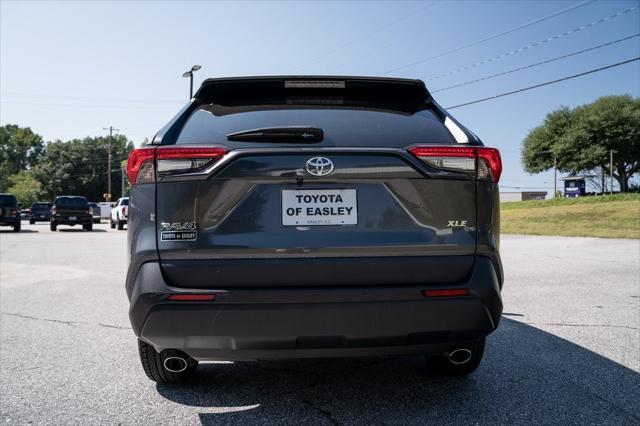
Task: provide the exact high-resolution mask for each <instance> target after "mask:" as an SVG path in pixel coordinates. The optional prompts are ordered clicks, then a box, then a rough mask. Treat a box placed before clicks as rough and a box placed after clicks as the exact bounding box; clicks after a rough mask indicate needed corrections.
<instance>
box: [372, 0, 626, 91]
mask: <svg viewBox="0 0 640 426" xmlns="http://www.w3.org/2000/svg"><path fill="white" fill-rule="evenodd" d="M638 7H639V6H633V7H630V8H628V9H625V10H622V11H620V12H617V13H614V14H613V15H609V16H605V17H604V18H600V19H598V20H595V21H592V22H590V23H588V24H585V25H582V26H579V27H577V28H574V29H572V30H569V31H565V32H563V33H559V34H556V35H554V36H551V37H548V38H546V39H544V40H540V41H536V42H534V43H529V44H527V45H525V46H522V47H519V48H517V49H513V50H510V51H508V52H504V53H501V54H499V55H497V56H494V57H491V58H488V59H484V60H482V61H479V62H475V63H473V64H471V65H465V66H463V67H460V68H457V69H455V70H452V71H449V72H446V73H442V74H439V75H436V76H434V77H431V78H429V79H427V81H432V80H437V79H439V78H442V77H448V76H450V75H452V74H456V73H459V72H461V71H466V70H469V69H472V68H476V67H479V66H480V65H484V64H488V63H490V62H494V61H497V60H500V59H503V58H506V57H508V56H512V55H515V54H518V53H520V52H524V51H526V50H529V49H532V48H534V47H537V46H541V45H543V44H547V43H549V42H552V41H555V40H558V39H561V38H563V37H566V36H568V35H571V34H575V33H577V32H580V31H583V30H586V29H588V28H591V27H594V26H596V25H599V24H602V23H604V22H607V21H610V20H611V19H615V18H618V17H620V16H622V15H625V14H627V13H629V12H632V11H634V10H636V9H638ZM384 74H388V72H387V73H384ZM384 74H382V75H384Z"/></svg>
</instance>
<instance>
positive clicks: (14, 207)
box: [0, 194, 20, 232]
mask: <svg viewBox="0 0 640 426" xmlns="http://www.w3.org/2000/svg"><path fill="white" fill-rule="evenodd" d="M0 226H12V227H13V232H19V231H20V212H19V211H18V200H16V196H15V195H13V194H0Z"/></svg>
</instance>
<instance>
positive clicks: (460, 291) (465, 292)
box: [423, 288, 469, 297]
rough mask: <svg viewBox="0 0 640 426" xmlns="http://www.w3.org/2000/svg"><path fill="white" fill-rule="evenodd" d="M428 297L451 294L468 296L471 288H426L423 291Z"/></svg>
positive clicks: (448, 295)
mask: <svg viewBox="0 0 640 426" xmlns="http://www.w3.org/2000/svg"><path fill="white" fill-rule="evenodd" d="M423 294H424V295H425V296H426V297H451V296H467V295H468V294H469V290H467V289H466V288H455V289H443V290H425V291H424V293H423Z"/></svg>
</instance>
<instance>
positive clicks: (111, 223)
mask: <svg viewBox="0 0 640 426" xmlns="http://www.w3.org/2000/svg"><path fill="white" fill-rule="evenodd" d="M109 226H110V227H111V229H116V224H115V223H113V219H111V218H109Z"/></svg>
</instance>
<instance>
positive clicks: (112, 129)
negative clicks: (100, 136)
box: [102, 126, 120, 201]
mask: <svg viewBox="0 0 640 426" xmlns="http://www.w3.org/2000/svg"><path fill="white" fill-rule="evenodd" d="M102 129H103V130H108V131H109V143H108V144H107V147H108V151H109V157H108V160H107V170H108V172H107V194H108V195H107V197H108V198H109V199H108V200H107V201H111V146H112V145H113V132H119V131H120V129H114V128H113V126H109V128H106V127H103V128H102Z"/></svg>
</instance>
